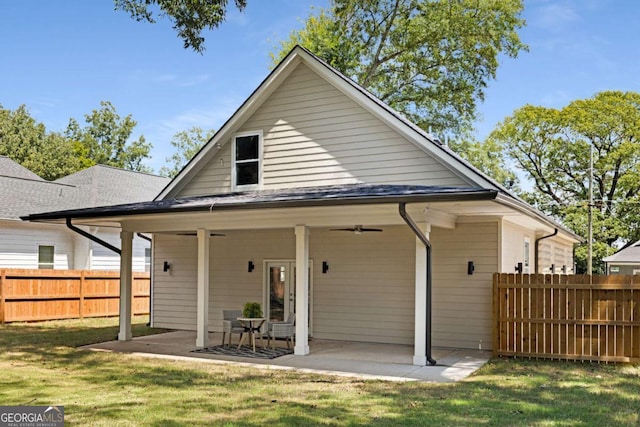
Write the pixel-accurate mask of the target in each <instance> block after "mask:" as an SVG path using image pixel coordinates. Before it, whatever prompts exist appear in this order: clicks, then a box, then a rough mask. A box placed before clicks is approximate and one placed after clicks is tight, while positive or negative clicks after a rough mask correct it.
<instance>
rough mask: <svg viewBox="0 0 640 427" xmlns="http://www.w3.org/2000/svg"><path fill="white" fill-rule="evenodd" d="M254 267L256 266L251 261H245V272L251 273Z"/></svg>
mask: <svg viewBox="0 0 640 427" xmlns="http://www.w3.org/2000/svg"><path fill="white" fill-rule="evenodd" d="M255 268H256V266H255V264H254V263H253V261H249V262H248V263H247V273H251V272H252V271H253V270H254V269H255Z"/></svg>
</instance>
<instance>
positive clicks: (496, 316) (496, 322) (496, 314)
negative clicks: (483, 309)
mask: <svg viewBox="0 0 640 427" xmlns="http://www.w3.org/2000/svg"><path fill="white" fill-rule="evenodd" d="M499 281H500V273H493V328H492V329H493V357H497V356H498V346H499V343H498V338H499V337H498V334H499V333H500V310H499V305H500V301H499V300H498V282H499Z"/></svg>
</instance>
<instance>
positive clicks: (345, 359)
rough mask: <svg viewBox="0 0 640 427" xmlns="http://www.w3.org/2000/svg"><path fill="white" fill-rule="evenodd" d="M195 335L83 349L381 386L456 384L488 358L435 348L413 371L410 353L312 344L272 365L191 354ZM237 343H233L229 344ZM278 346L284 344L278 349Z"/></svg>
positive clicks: (388, 347)
mask: <svg viewBox="0 0 640 427" xmlns="http://www.w3.org/2000/svg"><path fill="white" fill-rule="evenodd" d="M195 336H196V332H195V331H176V332H167V333H164V334H158V335H148V336H144V337H138V338H134V339H133V340H131V341H110V342H105V343H99V344H93V345H89V346H85V347H83V348H84V349H87V350H91V351H110V352H119V353H129V354H135V355H137V356H141V357H154V358H163V359H170V360H181V361H190V362H203V363H219V364H232V365H239V366H247V367H253V368H256V369H277V370H291V371H295V372H303V373H312V374H320V375H337V376H347V377H355V378H362V379H365V380H385V381H426V382H445V383H446V382H455V381H460V380H463V379H464V378H466V377H468V376H469V375H471V374H472V373H473V372H475V371H476V370H477V369H478V368H480V367H481V366H483V365H484V364H485V363H486V362H487V361H488V360H489V359H490V357H491V352H489V351H480V350H464V349H452V348H442V347H434V348H433V354H434V357H436V358H437V360H438V364H437V365H436V366H415V365H413V347H412V346H409V345H400V344H377V343H362V342H350V341H333V340H320V339H313V340H310V341H309V347H310V349H311V352H310V354H309V355H306V356H299V355H295V354H289V355H286V356H281V357H278V358H275V359H270V360H264V359H258V358H244V357H231V356H220V355H212V354H206V353H197V352H193V350H194V349H195V348H196V347H195V346H194V345H193V343H194V341H195ZM208 338H209V341H210V342H215V343H219V342H220V340H221V339H222V335H221V334H219V333H209V336H208ZM234 343H236V341H234ZM278 345H279V346H283V345H284V343H282V342H280V343H278Z"/></svg>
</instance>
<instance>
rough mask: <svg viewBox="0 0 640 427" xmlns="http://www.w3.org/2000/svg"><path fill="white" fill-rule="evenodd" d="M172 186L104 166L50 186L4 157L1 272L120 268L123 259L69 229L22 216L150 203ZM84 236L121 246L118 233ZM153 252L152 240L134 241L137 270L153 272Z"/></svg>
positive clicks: (0, 164)
mask: <svg viewBox="0 0 640 427" xmlns="http://www.w3.org/2000/svg"><path fill="white" fill-rule="evenodd" d="M168 182H169V180H168V179H167V178H164V177H158V176H154V175H149V174H143V173H139V172H132V171H125V170H121V169H117V168H112V167H108V166H102V165H99V166H93V167H90V168H87V169H85V170H82V171H80V172H77V173H74V174H71V175H69V176H66V177H64V178H61V179H58V180H57V181H46V180H44V179H42V178H40V177H39V176H38V175H36V174H34V173H33V172H31V171H29V170H28V169H26V168H24V167H23V166H21V165H19V164H18V163H16V162H14V161H13V160H11V159H10V158H8V157H5V156H0V268H54V269H91V270H113V269H118V268H120V257H119V255H118V254H116V253H114V252H112V251H111V250H109V249H107V248H105V247H104V246H101V245H99V244H97V243H94V242H92V241H90V240H88V239H86V238H85V237H83V236H81V235H79V234H77V233H75V232H73V231H71V230H70V229H68V228H67V227H66V225H51V224H43V223H27V222H23V221H20V216H24V215H29V214H33V213H38V212H45V211H54V210H62V209H73V208H86V207H95V206H102V205H113V204H120V203H131V202H136V201H141V200H149V199H152V198H153V197H155V195H157V194H158V193H159V192H160V191H161V190H162V188H164V186H166V185H167V183H168ZM85 231H87V232H89V233H91V234H93V235H95V236H97V237H98V238H100V239H102V240H104V241H107V242H109V243H111V244H113V245H114V246H116V247H117V246H119V245H120V235H119V230H117V229H115V230H114V229H110V228H105V227H89V228H86V230H85ZM149 248H150V244H149V243H148V242H147V241H145V240H143V239H140V238H136V239H135V244H134V270H136V271H144V270H145V266H146V268H148V267H149ZM145 254H146V256H147V257H146V260H145Z"/></svg>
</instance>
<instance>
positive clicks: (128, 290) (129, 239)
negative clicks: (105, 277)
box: [118, 231, 133, 341]
mask: <svg viewBox="0 0 640 427" xmlns="http://www.w3.org/2000/svg"><path fill="white" fill-rule="evenodd" d="M120 242H121V244H120V250H121V253H120V312H119V315H120V317H119V321H120V332H119V333H118V341H131V338H132V335H131V302H132V298H133V292H132V287H133V274H132V261H131V257H132V254H133V233H132V232H130V231H121V232H120Z"/></svg>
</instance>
